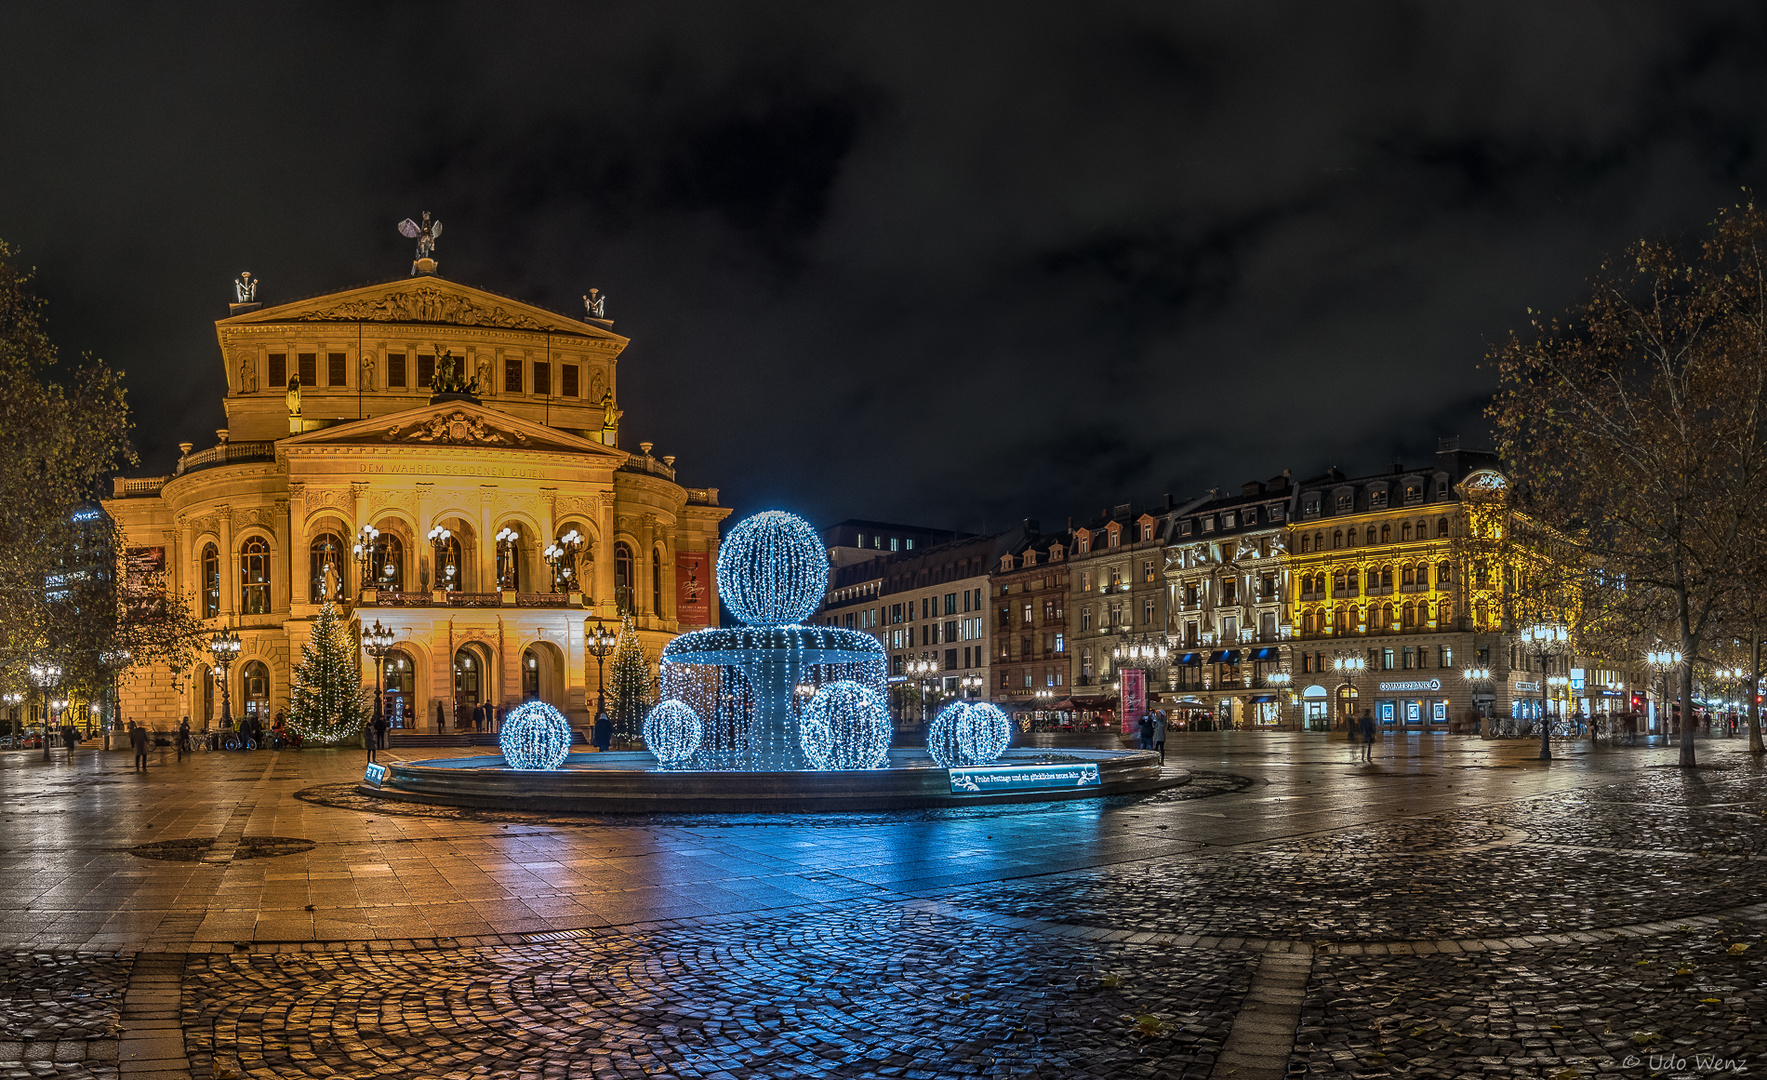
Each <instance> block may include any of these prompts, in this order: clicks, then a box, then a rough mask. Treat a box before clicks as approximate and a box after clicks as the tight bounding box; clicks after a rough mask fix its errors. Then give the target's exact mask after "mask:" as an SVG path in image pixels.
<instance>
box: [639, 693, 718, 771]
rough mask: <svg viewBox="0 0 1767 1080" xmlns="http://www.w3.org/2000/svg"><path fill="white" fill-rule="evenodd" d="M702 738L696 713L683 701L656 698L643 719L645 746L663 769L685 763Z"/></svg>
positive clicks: (704, 730)
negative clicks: (656, 701)
mask: <svg viewBox="0 0 1767 1080" xmlns="http://www.w3.org/2000/svg"><path fill="white" fill-rule="evenodd" d="M705 737H706V728H705V725H704V724H703V723H701V722H700V719H699V714H698V713H696V712H694V711H693V706H691V705H689V704H687V703H686V702H685V701H673V700H670V701H659V702H658V703H657V707H656V708H654V709H652V710H650V715H649V716H647V717H645V718H644V745H645V746H646V747H647V748H648V749H649V750H650V752H651V753H652V754H653V755H655V756H656V759H657V763H658V764H659V765H662V766H663V767H665V768H668V767H670V766H674V765H680V764H683V763H685V762H686V761H687V759H689V758H691V757H692V756H693V755H694V753H695V752H697V751H698V750H699V744H700V742H701V740H703V739H704V738H705Z"/></svg>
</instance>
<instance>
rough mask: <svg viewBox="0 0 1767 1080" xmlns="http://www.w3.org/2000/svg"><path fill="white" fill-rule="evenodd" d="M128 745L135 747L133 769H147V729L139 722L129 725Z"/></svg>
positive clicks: (143, 770)
mask: <svg viewBox="0 0 1767 1080" xmlns="http://www.w3.org/2000/svg"><path fill="white" fill-rule="evenodd" d="M129 745H130V746H132V747H134V748H135V771H136V772H146V771H147V729H146V728H144V727H142V726H141V725H140V724H134V723H132V724H130V725H129Z"/></svg>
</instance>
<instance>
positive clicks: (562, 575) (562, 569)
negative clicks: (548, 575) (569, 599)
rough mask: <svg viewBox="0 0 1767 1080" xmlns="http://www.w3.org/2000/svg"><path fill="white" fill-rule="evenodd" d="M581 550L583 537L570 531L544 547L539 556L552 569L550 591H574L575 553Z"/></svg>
mask: <svg viewBox="0 0 1767 1080" xmlns="http://www.w3.org/2000/svg"><path fill="white" fill-rule="evenodd" d="M582 550H583V536H582V534H581V533H579V532H577V530H575V529H572V530H571V531H570V532H568V533H565V534H564V535H563V536H561V537H559V538H558V539H557V540H555V541H553V542H552V543H550V544H547V545H546V550H544V551H542V552H541V553H540V556H541V557H542V558H544V559H545V560H546V565H547V566H550V567H551V568H552V591H553V592H562V593H568V592H574V591H576V578H577V553H578V552H580V551H582Z"/></svg>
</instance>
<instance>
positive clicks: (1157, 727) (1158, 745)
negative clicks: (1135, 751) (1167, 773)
mask: <svg viewBox="0 0 1767 1080" xmlns="http://www.w3.org/2000/svg"><path fill="white" fill-rule="evenodd" d="M1153 748H1154V749H1155V750H1158V751H1159V752H1160V764H1161V765H1164V764H1165V763H1166V714H1165V713H1163V712H1159V713H1154V714H1153Z"/></svg>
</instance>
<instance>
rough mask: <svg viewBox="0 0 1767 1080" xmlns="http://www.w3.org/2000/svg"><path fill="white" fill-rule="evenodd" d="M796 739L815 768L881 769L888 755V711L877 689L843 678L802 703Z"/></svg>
mask: <svg viewBox="0 0 1767 1080" xmlns="http://www.w3.org/2000/svg"><path fill="white" fill-rule="evenodd" d="M798 738H799V739H800V740H801V741H802V743H803V746H804V756H805V757H808V758H809V759H810V764H812V765H814V766H815V767H816V768H818V769H881V768H883V766H884V763H885V762H886V761H888V760H889V756H890V710H889V707H888V706H887V705H885V704H884V700H883V696H882V695H880V694H879V693H878V692H877V691H875V690H873V689H871V688H870V687H868V686H866V685H864V684H863V683H859V682H855V681H853V680H852V679H842V680H840V681H839V682H833V683H829V684H828V685H827V686H824V687H823V688H822V689H820V690H818V691H816V693H815V694H814V695H813V696H812V697H811V698H810V701H809V704H807V705H805V706H804V712H803V715H802V717H800V719H799V721H798Z"/></svg>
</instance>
